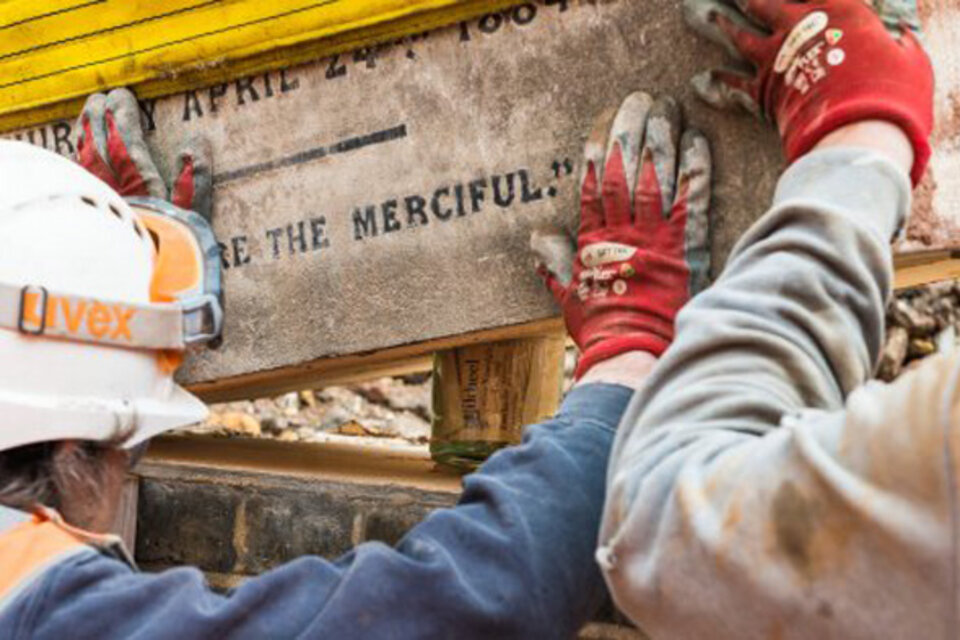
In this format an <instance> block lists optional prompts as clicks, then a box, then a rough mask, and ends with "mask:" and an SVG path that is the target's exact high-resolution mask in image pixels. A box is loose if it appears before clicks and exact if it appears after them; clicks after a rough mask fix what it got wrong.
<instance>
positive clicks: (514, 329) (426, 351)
mask: <svg viewBox="0 0 960 640" xmlns="http://www.w3.org/2000/svg"><path fill="white" fill-rule="evenodd" d="M562 330H563V320H561V319H560V318H548V319H546V320H540V321H537V322H530V323H526V324H522V325H515V326H509V327H498V328H496V329H487V330H483V331H474V332H470V333H465V334H462V335H457V336H451V337H449V338H441V339H438V340H431V341H426V342H419V343H415V344H410V345H404V346H401V347H395V348H393V349H383V350H380V351H375V352H371V353H366V354H357V355H351V356H344V357H340V358H322V359H319V360H314V361H311V362H306V363H302V364H299V365H297V366H295V367H287V368H284V369H281V370H268V371H258V372H254V373H250V374H247V375H243V376H237V377H232V378H225V379H222V380H213V381H210V382H204V383H199V384H194V385H191V386H190V387H189V389H190V391H191V392H193V393H195V394H196V395H197V396H199V397H200V398H202V399H203V400H204V401H206V402H209V403H216V402H231V401H234V400H245V399H249V398H255V397H264V396H274V395H279V394H282V393H287V392H290V391H299V390H301V389H308V388H319V387H324V386H331V385H338V384H349V383H351V382H358V381H362V380H370V379H373V378H379V377H384V376H390V375H404V374H406V373H420V372H423V371H429V370H430V369H431V368H432V367H433V354H434V353H435V352H437V351H444V350H448V349H454V348H457V347H462V346H466V345H477V344H484V343H490V342H498V341H502V340H508V339H524V338H533V337H537V336H542V335H547V334H555V333H556V332H558V331H562Z"/></svg>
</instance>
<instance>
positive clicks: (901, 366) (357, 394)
mask: <svg viewBox="0 0 960 640" xmlns="http://www.w3.org/2000/svg"><path fill="white" fill-rule="evenodd" d="M958 335H960V281H958V282H952V281H951V282H944V283H938V284H934V285H930V286H927V287H923V288H920V289H911V290H908V291H902V292H899V293H898V294H897V295H896V297H895V299H894V301H893V302H892V304H891V305H890V308H889V310H888V312H887V339H886V343H885V345H884V347H883V351H882V355H881V358H880V362H879V366H878V368H877V377H878V378H879V379H881V380H884V381H887V382H890V381H893V380H895V379H896V378H897V377H898V376H900V375H901V374H902V373H904V372H905V371H909V370H910V369H911V368H913V367H914V366H916V364H917V363H918V362H920V361H921V360H922V359H924V358H926V357H929V356H931V355H933V354H936V353H944V352H949V351H952V350H953V349H955V348H956V347H957V343H958V339H957V336H958ZM575 366H576V350H575V349H573V348H571V349H569V350H568V352H567V359H566V373H567V376H566V384H565V390H569V388H570V387H571V386H572V384H573V370H574V368H575ZM431 389H432V377H431V374H430V373H422V374H416V375H410V376H404V377H400V378H382V379H379V380H373V381H370V382H365V383H362V384H355V385H350V386H346V387H328V388H325V389H321V390H306V391H301V392H299V393H288V394H286V395H283V396H280V397H277V398H266V399H260V400H254V401H245V402H232V403H228V404H223V405H215V406H213V407H211V415H210V418H209V419H208V420H207V421H206V422H205V423H204V424H202V425H200V426H198V427H196V428H194V429H191V430H190V432H191V433H202V434H206V435H214V436H220V437H247V438H271V439H277V440H283V441H288V442H324V441H327V440H328V437H329V436H330V435H331V434H335V435H339V436H356V437H365V438H391V439H397V440H403V441H406V442H410V443H415V444H426V443H427V442H428V441H429V438H430V418H431Z"/></svg>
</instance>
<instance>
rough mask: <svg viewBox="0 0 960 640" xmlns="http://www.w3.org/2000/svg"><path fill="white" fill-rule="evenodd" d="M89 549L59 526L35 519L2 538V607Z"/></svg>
mask: <svg viewBox="0 0 960 640" xmlns="http://www.w3.org/2000/svg"><path fill="white" fill-rule="evenodd" d="M87 549H89V547H88V546H87V545H85V544H84V543H83V542H80V541H79V540H77V539H76V538H75V537H73V536H72V535H70V534H69V533H67V532H66V531H64V530H62V529H61V528H60V527H58V526H57V525H56V524H54V523H52V522H48V521H41V520H40V519H39V518H36V517H35V518H34V519H33V520H30V521H28V522H24V523H22V524H19V525H17V526H15V527H14V528H12V529H10V530H9V531H6V532H4V533H3V534H2V535H0V607H2V606H3V605H5V604H7V603H9V602H10V601H12V599H13V598H15V597H16V596H17V595H18V594H19V593H20V592H21V591H22V590H23V589H24V588H25V587H27V586H28V585H29V584H30V583H31V582H32V581H33V580H35V579H36V578H39V577H40V576H41V575H42V574H43V572H44V571H45V570H47V569H49V568H51V567H53V566H54V565H56V564H57V563H58V562H60V561H61V560H64V559H66V558H68V557H70V556H73V555H74V554H77V553H80V552H83V551H85V550H87Z"/></svg>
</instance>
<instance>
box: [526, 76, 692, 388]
mask: <svg viewBox="0 0 960 640" xmlns="http://www.w3.org/2000/svg"><path fill="white" fill-rule="evenodd" d="M608 131H609V136H608ZM680 131H681V116H680V109H679V107H678V106H677V104H676V103H675V102H673V101H672V100H669V99H663V100H658V101H657V102H654V101H653V99H652V98H650V96H648V95H646V94H643V93H636V94H633V95H631V96H630V97H629V98H627V100H626V101H625V102H624V103H623V106H622V107H621V108H620V111H619V113H618V114H617V116H616V118H615V120H614V123H613V127H612V131H611V130H610V127H609V117H607V118H605V120H604V122H603V123H601V125H600V126H598V128H597V129H596V130H595V131H594V134H593V135H592V136H591V139H590V141H589V142H588V143H587V149H586V153H585V155H586V158H585V164H586V173H585V177H584V179H583V183H582V190H581V204H580V212H581V214H580V232H579V238H578V241H577V251H576V256H575V257H574V256H572V255H571V254H572V253H573V251H572V248H566V249H565V244H564V241H563V240H562V239H561V238H559V237H558V236H556V235H553V236H550V235H544V234H535V236H534V239H533V247H534V250H535V251H536V252H537V253H538V255H539V258H540V261H541V266H540V273H541V275H542V276H543V277H544V279H545V280H546V283H547V286H548V287H549V289H550V291H551V292H552V293H553V295H554V297H555V298H556V300H557V303H558V304H559V305H560V307H561V309H562V310H563V315H564V318H565V320H566V324H567V329H568V331H569V332H570V335H571V336H572V337H573V339H574V341H575V342H576V343H577V346H579V347H580V350H581V352H582V355H581V358H580V363H579V366H578V367H577V377H578V378H579V377H581V376H583V374H584V373H586V372H587V370H588V369H590V368H591V367H592V366H593V365H595V364H597V363H598V362H601V361H603V360H606V359H608V358H612V357H613V356H616V355H619V354H622V353H626V352H628V351H646V352H649V353H651V354H653V355H655V356H659V355H660V354H662V353H663V352H664V350H666V348H667V347H668V346H670V343H671V342H672V341H673V336H674V320H675V319H676V316H677V313H678V312H679V311H680V309H681V308H682V307H683V306H684V305H685V304H686V303H687V302H688V301H689V300H690V298H691V296H692V294H694V293H695V292H698V291H699V290H700V289H702V288H703V287H704V286H706V284H707V278H708V271H709V249H708V226H709V223H708V219H707V211H708V209H709V206H710V168H711V164H710V148H709V145H708V144H707V140H706V138H704V137H703V135H701V134H699V133H697V132H693V131H688V132H686V133H685V134H684V135H683V137H682V140H681V136H680ZM608 140H609V142H608ZM678 147H679V149H680V151H679V156H680V159H679V165H680V166H679V176H678V174H677V157H678ZM601 168H602V172H601ZM565 254H566V255H565ZM570 258H573V260H572V269H571V265H570V263H569V259H570Z"/></svg>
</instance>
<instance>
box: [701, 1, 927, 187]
mask: <svg viewBox="0 0 960 640" xmlns="http://www.w3.org/2000/svg"><path fill="white" fill-rule="evenodd" d="M684 11H685V16H686V20H687V23H688V24H689V25H690V26H691V27H692V28H693V29H694V30H695V31H697V32H698V33H700V34H701V35H703V36H705V37H707V38H709V39H710V40H712V41H714V42H716V43H718V44H720V45H722V46H723V47H724V48H725V49H726V51H727V52H728V53H729V54H730V55H731V56H733V57H734V58H735V59H736V61H737V64H738V66H737V68H728V69H720V70H715V71H710V72H707V73H704V74H700V75H698V76H697V77H695V78H694V80H693V85H694V88H695V89H696V91H697V93H698V94H699V95H700V97H701V98H703V99H704V100H705V101H707V102H708V103H710V104H712V105H714V106H718V107H726V106H734V105H739V106H741V107H743V108H745V109H747V110H748V111H750V112H752V113H754V114H756V115H762V116H765V117H767V118H768V119H770V120H772V121H774V122H775V123H776V124H777V126H778V128H779V130H780V135H781V137H782V138H783V143H784V149H785V152H786V155H787V160H788V161H790V162H793V161H795V160H796V159H798V158H799V157H801V156H802V155H804V154H805V153H807V152H809V151H810V150H811V149H812V148H813V147H814V146H816V144H817V143H818V142H819V141H820V140H822V139H823V138H824V137H825V136H826V135H828V134H829V133H831V132H833V131H835V130H836V129H838V128H840V127H843V126H846V125H849V124H853V123H855V122H859V121H863V120H884V121H888V122H891V123H893V124H895V125H897V126H899V127H900V128H901V129H902V130H903V131H904V133H906V135H907V136H908V137H909V138H910V141H911V143H912V145H913V147H914V166H913V170H912V172H911V173H912V178H913V180H914V183H917V182H919V180H920V178H921V177H922V175H923V172H924V170H925V168H926V165H927V163H928V161H929V158H930V142H929V138H930V134H931V131H932V129H933V87H934V79H933V68H932V66H931V64H930V59H929V58H928V57H927V55H926V53H925V52H924V50H923V47H922V45H921V43H920V41H919V39H918V37H917V35H916V34H915V33H914V31H915V30H917V29H918V28H919V20H918V19H917V14H916V2H915V0H876V1H875V2H874V4H870V3H869V2H865V1H864V0H685V1H684Z"/></svg>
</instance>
